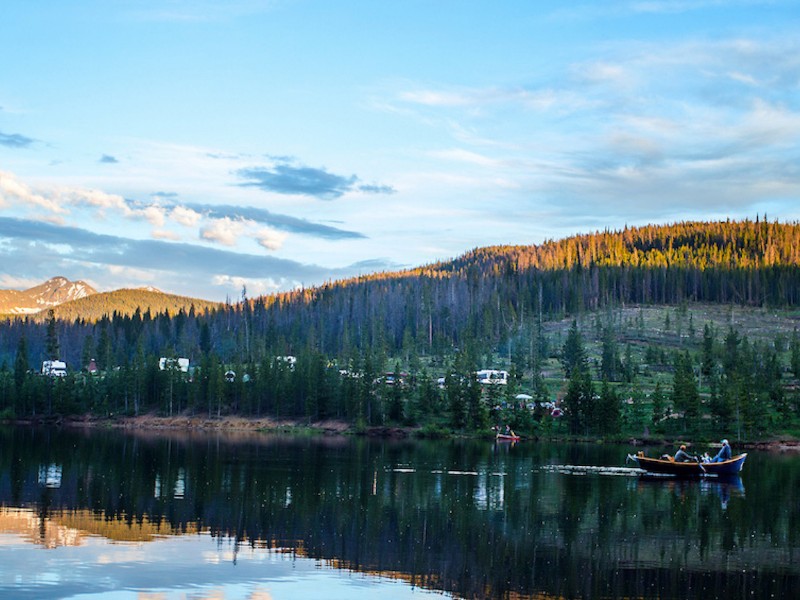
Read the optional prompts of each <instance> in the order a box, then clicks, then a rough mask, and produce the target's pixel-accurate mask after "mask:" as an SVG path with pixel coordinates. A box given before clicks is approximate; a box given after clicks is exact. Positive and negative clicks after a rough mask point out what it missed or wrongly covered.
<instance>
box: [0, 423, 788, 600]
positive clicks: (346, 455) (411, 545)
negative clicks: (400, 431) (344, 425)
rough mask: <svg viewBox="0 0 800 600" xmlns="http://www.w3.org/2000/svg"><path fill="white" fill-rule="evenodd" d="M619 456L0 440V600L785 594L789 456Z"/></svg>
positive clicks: (382, 446)
mask: <svg viewBox="0 0 800 600" xmlns="http://www.w3.org/2000/svg"><path fill="white" fill-rule="evenodd" d="M630 450H631V448H628V447H624V446H614V445H578V444H545V443H534V442H527V441H525V442H521V443H517V444H514V445H511V444H507V443H506V444H498V443H494V442H490V441H451V440H444V441H410V440H409V441H383V440H380V441H376V440H369V439H352V438H344V437H283V436H276V435H269V434H256V433H253V434H242V435H238V436H234V435H225V434H206V433H170V434H167V433H156V432H137V433H128V432H122V431H104V430H103V431H98V430H88V431H83V430H78V431H76V430H59V429H35V428H9V429H0V507H1V508H0V597H2V598H31V599H33V598H36V599H40V598H81V599H84V598H92V597H95V598H99V597H103V598H119V599H123V598H139V599H144V598H147V599H159V600H161V599H169V598H192V599H205V598H208V599H211V598H214V599H217V600H219V599H226V600H228V599H233V598H247V599H253V600H267V599H269V600H279V599H284V598H285V599H293V600H296V599H302V598H325V599H331V598H342V599H345V598H346V599H354V598H376V597H379V598H382V599H385V600H389V599H394V598H398V599H399V598H425V597H428V596H434V595H435V596H441V595H443V594H444V595H445V596H446V597H456V598H513V599H518V598H537V599H538V598H661V599H664V598H681V599H682V598H748V599H756V598H789V597H797V596H796V594H797V592H796V590H798V589H800V454H797V453H795V454H788V453H787V454H780V453H757V452H752V453H750V455H749V457H748V460H747V463H746V465H745V468H744V471H743V474H742V477H741V478H737V479H734V480H733V481H725V482H720V481H714V480H696V481H695V480H690V481H676V480H670V479H664V478H661V479H657V480H647V479H642V478H640V477H637V476H633V475H632V473H631V472H630V471H624V470H619V471H615V472H612V473H606V472H603V471H602V470H600V469H594V468H589V469H574V468H570V466H579V467H586V466H588V467H602V466H612V467H625V466H626V465H625V457H626V454H627V452H629V451H630ZM734 451H736V446H735V444H734ZM658 453H660V449H652V450H649V454H650V455H656V454H658ZM628 466H631V465H628Z"/></svg>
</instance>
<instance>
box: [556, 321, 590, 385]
mask: <svg viewBox="0 0 800 600" xmlns="http://www.w3.org/2000/svg"><path fill="white" fill-rule="evenodd" d="M561 364H562V365H563V366H564V376H565V377H566V378H567V379H569V378H570V377H571V376H572V372H573V371H574V370H576V369H582V368H583V367H584V365H585V364H586V351H585V350H584V347H583V336H582V335H581V332H580V331H579V330H578V322H577V321H576V320H573V321H572V325H571V326H570V328H569V332H568V333H567V339H566V340H565V341H564V347H563V348H562V351H561Z"/></svg>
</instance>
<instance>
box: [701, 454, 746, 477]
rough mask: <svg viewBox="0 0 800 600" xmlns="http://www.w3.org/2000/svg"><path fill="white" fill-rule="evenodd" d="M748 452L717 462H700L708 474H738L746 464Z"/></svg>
mask: <svg viewBox="0 0 800 600" xmlns="http://www.w3.org/2000/svg"><path fill="white" fill-rule="evenodd" d="M746 458H747V453H744V454H740V455H738V456H734V457H732V458H730V459H729V460H724V461H722V462H717V463H700V468H701V469H703V472H704V473H705V474H706V475H720V476H723V475H738V474H739V472H740V471H741V470H742V467H743V466H744V461H745V459H746Z"/></svg>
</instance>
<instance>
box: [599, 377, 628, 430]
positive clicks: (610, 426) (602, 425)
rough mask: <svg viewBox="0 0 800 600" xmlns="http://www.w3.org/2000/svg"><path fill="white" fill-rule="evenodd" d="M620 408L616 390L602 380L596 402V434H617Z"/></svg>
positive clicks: (619, 423) (606, 381) (619, 422)
mask: <svg viewBox="0 0 800 600" xmlns="http://www.w3.org/2000/svg"><path fill="white" fill-rule="evenodd" d="M621 412H622V411H621V407H620V401H619V396H618V395H617V392H616V390H614V388H613V387H611V385H610V384H609V382H608V379H603V384H602V387H601V389H600V398H599V399H598V400H597V410H596V413H597V416H596V422H597V432H598V433H599V434H600V435H615V434H617V433H619V430H620V425H621Z"/></svg>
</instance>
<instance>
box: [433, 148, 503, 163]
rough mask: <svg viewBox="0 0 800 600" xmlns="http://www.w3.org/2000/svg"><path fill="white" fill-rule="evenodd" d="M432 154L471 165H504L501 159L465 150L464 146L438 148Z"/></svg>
mask: <svg viewBox="0 0 800 600" xmlns="http://www.w3.org/2000/svg"><path fill="white" fill-rule="evenodd" d="M431 155H432V156H434V157H436V158H443V159H445V160H452V161H457V162H463V163H467V164H471V165H479V166H481V167H501V166H504V163H503V161H501V160H498V159H496V158H490V157H488V156H485V155H483V154H479V153H477V152H472V151H471V150H465V149H464V148H453V149H450V150H440V151H437V152H432V153H431Z"/></svg>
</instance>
